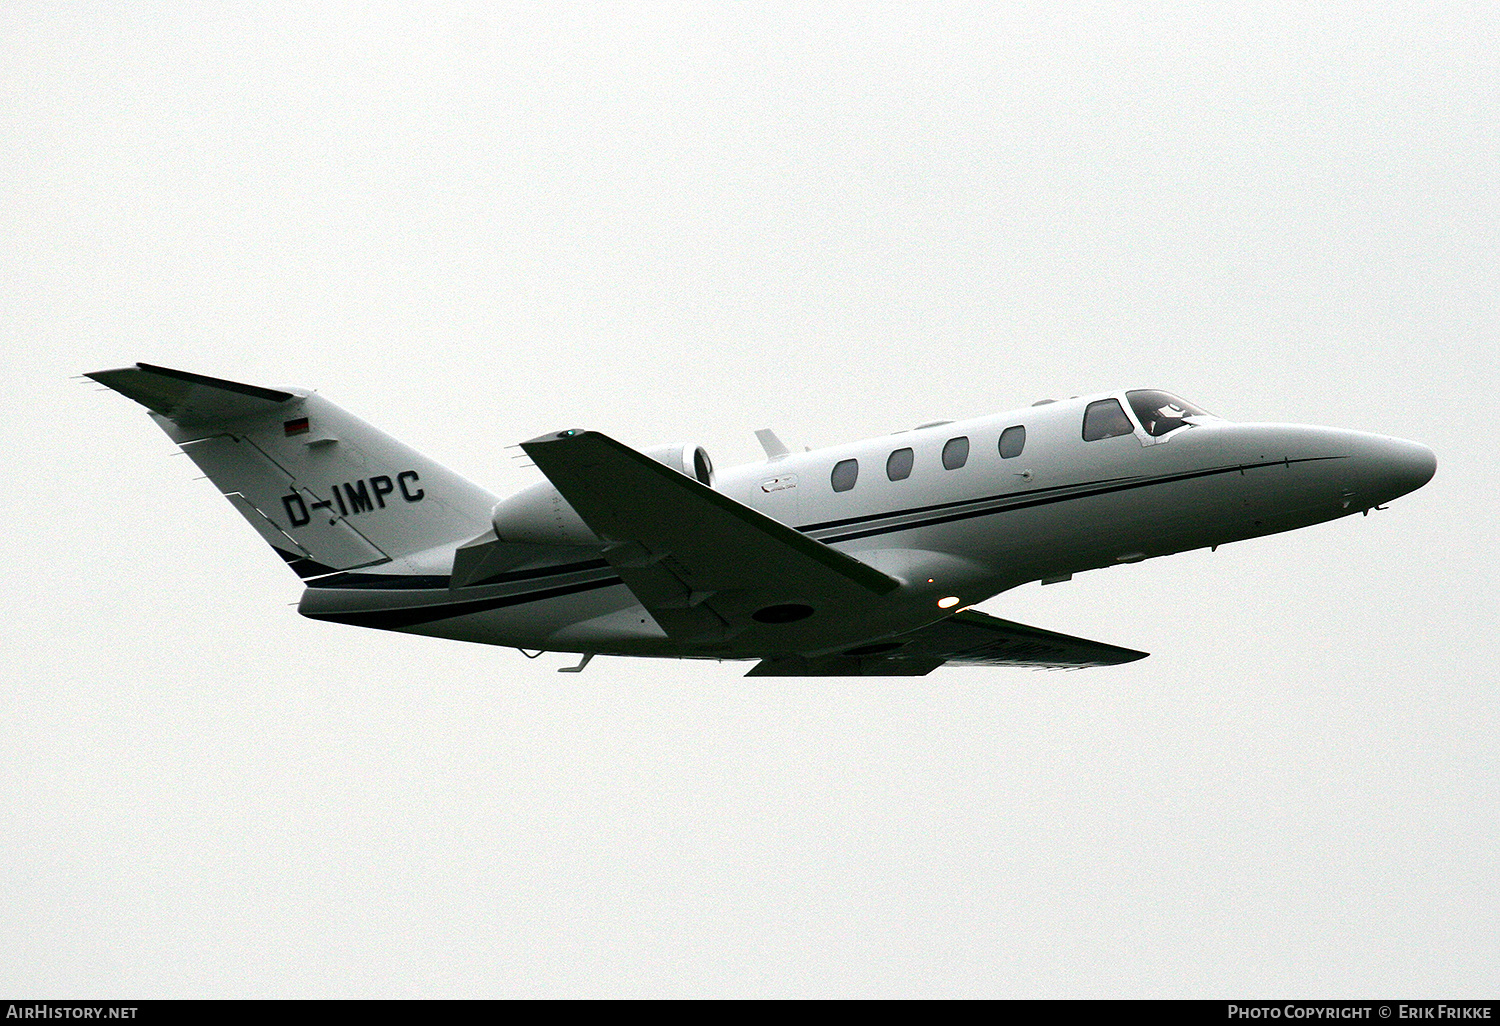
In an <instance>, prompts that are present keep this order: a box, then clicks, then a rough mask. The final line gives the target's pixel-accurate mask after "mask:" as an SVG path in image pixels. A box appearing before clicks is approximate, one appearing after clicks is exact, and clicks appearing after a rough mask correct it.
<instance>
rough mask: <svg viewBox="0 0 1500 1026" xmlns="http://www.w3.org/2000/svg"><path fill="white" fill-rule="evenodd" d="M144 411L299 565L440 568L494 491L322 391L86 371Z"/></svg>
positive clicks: (139, 368)
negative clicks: (334, 400)
mask: <svg viewBox="0 0 1500 1026" xmlns="http://www.w3.org/2000/svg"><path fill="white" fill-rule="evenodd" d="M88 376H89V377H91V378H93V379H94V380H95V381H98V382H100V383H101V384H103V385H107V386H109V387H110V388H112V389H114V390H115V391H117V392H119V393H121V394H122V395H125V396H128V397H129V398H131V399H134V400H135V401H136V402H138V403H140V404H141V405H143V406H145V407H147V408H148V409H149V410H150V411H151V417H152V419H153V420H155V421H156V422H157V424H158V425H159V426H160V427H161V429H162V430H163V431H165V432H166V433H167V434H168V435H169V436H171V438H172V440H173V441H175V442H177V444H178V445H180V446H182V449H183V451H184V452H186V453H187V454H188V456H189V457H191V458H192V460H193V462H194V463H196V464H197V465H198V466H199V467H200V468H201V469H202V470H203V472H204V473H205V474H207V475H208V478H209V480H211V481H212V482H213V483H214V484H215V485H216V486H217V487H218V489H219V491H220V492H221V493H223V495H224V497H225V498H226V499H228V500H229V502H230V504H231V505H233V506H234V508H235V509H236V510H238V511H239V513H240V514H241V515H242V516H243V517H244V518H245V520H246V521H248V522H249V524H250V526H251V527H253V528H255V530H256V533H258V534H259V535H260V536H261V537H262V538H264V539H265V540H266V542H267V543H268V544H270V546H271V547H272V548H274V549H275V550H276V551H277V552H278V553H280V554H281V556H282V558H283V559H285V560H286V561H287V563H289V564H290V565H291V567H292V569H293V570H295V571H296V572H297V573H298V574H299V575H300V576H302V577H305V578H306V577H316V576H319V575H321V574H326V573H332V572H334V571H338V570H350V569H355V568H358V567H372V566H376V565H383V564H390V571H392V572H396V573H434V572H439V573H446V572H447V570H448V567H449V566H450V565H451V561H452V549H453V547H454V546H455V545H457V544H460V543H462V542H464V541H467V540H468V539H470V538H472V537H474V536H475V535H476V534H478V533H479V532H481V531H484V530H486V529H487V528H488V527H489V519H490V510H491V508H492V507H493V506H494V504H495V501H496V499H495V496H493V495H491V494H490V493H489V492H488V491H486V490H485V489H483V488H480V487H479V486H478V485H475V484H473V483H472V482H470V481H468V480H466V479H464V478H463V477H460V476H459V475H457V474H455V473H453V472H452V471H451V470H448V469H447V468H446V467H444V466H442V465H440V464H438V463H435V462H434V461H432V460H430V459H428V458H427V457H425V456H423V455H421V454H420V453H418V452H416V451H415V450H413V449H411V448H409V447H407V446H405V445H402V444H401V443H400V442H398V441H396V440H395V439H394V438H391V437H390V436H389V435H387V434H385V433H384V432H382V431H379V430H377V429H375V428H374V427H371V426H370V425H369V424H366V423H365V422H364V421H362V420H360V419H359V418H358V417H355V416H353V415H352V414H349V413H347V412H345V411H344V410H342V409H340V408H339V407H338V406H336V405H334V404H333V403H331V402H329V401H328V400H327V399H324V398H323V397H322V396H319V395H316V394H314V393H311V392H308V391H306V390H303V389H286V390H282V389H270V388H260V387H258V386H255V385H244V384H240V383H238V382H234V381H224V380H221V379H219V378H210V377H205V376H203V375H200V374H191V373H188V372H186V371H178V370H172V369H170V368H166V367H156V366H153V365H151V364H145V363H139V364H136V365H135V366H134V367H127V368H122V369H119V370H108V371H96V372H94V373H92V374H89V375H88Z"/></svg>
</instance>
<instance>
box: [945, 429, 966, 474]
mask: <svg viewBox="0 0 1500 1026" xmlns="http://www.w3.org/2000/svg"><path fill="white" fill-rule="evenodd" d="M967 462H969V439H968V438H967V437H965V436H964V435H959V436H958V437H957V438H950V439H948V444H947V445H945V446H943V469H944V470H957V469H958V468H959V467H961V466H963V465H964V464H965V463H967Z"/></svg>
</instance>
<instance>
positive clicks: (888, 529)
mask: <svg viewBox="0 0 1500 1026" xmlns="http://www.w3.org/2000/svg"><path fill="white" fill-rule="evenodd" d="M1342 459H1347V457H1345V456H1307V457H1304V458H1302V459H1296V460H1292V459H1287V460H1277V461H1275V462H1274V463H1241V464H1236V465H1234V466H1232V467H1215V468H1214V469H1212V470H1193V471H1186V472H1184V473H1181V474H1166V475H1163V476H1161V477H1153V478H1148V479H1146V480H1144V481H1141V480H1135V481H1126V482H1125V483H1123V484H1109V483H1097V484H1094V483H1091V484H1087V485H1070V486H1066V487H1069V488H1072V489H1074V490H1073V491H1070V492H1069V493H1068V494H1066V495H1047V496H1038V495H1034V494H1032V495H1028V496H1027V497H1025V498H1024V499H1021V500H1020V501H1016V502H1005V503H1001V504H999V505H995V506H990V507H986V508H984V509H971V510H964V511H963V512H960V513H949V514H946V515H944V516H940V517H928V518H926V519H924V520H916V521H912V522H910V523H902V524H893V525H887V526H885V527H873V528H870V529H869V530H865V531H851V532H849V533H847V534H831V535H828V536H826V537H824V538H821V539H819V540H820V541H822V542H823V543H824V544H832V543H834V542H842V541H853V540H855V539H857V538H871V537H874V536H876V535H881V534H895V533H897V532H898V531H911V530H915V529H917V528H921V527H934V526H936V525H938V524H949V523H953V522H955V521H958V520H972V519H973V518H975V517H987V516H993V515H994V514H996V513H1009V512H1012V511H1014V510H1018V509H1028V508H1030V507H1032V506H1050V505H1052V504H1053V503H1058V502H1069V501H1071V500H1073V499H1085V498H1090V497H1092V496H1096V495H1108V494H1110V493H1112V492H1125V491H1131V490H1133V489H1136V488H1150V487H1151V486H1153V485H1159V484H1171V483H1173V482H1177V481H1191V480H1193V479H1194V478H1200V477H1213V476H1215V475H1217V474H1233V473H1236V472H1239V473H1241V474H1243V473H1244V472H1245V471H1247V470H1258V469H1260V468H1262V467H1282V466H1285V467H1289V466H1291V465H1292V464H1293V463H1317V462H1320V461H1322V460H1342ZM1110 480H1116V481H1117V480H1119V479H1118V478H1114V479H1110ZM895 515H898V516H899V515H900V514H895Z"/></svg>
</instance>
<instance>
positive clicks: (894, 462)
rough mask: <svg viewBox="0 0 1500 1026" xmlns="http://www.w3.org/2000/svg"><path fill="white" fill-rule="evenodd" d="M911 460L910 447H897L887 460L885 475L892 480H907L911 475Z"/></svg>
mask: <svg viewBox="0 0 1500 1026" xmlns="http://www.w3.org/2000/svg"><path fill="white" fill-rule="evenodd" d="M911 461H912V453H911V450H910V449H897V450H896V451H895V452H893V453H891V455H890V458H889V459H887V460H886V461H885V476H886V477H888V478H890V479H891V480H892V481H905V480H906V479H907V478H909V477H911Z"/></svg>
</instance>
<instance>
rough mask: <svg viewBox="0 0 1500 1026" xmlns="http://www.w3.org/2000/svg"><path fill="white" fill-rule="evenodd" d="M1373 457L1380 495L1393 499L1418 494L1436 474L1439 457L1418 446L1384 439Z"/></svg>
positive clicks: (1400, 440) (1417, 444)
mask: <svg viewBox="0 0 1500 1026" xmlns="http://www.w3.org/2000/svg"><path fill="white" fill-rule="evenodd" d="M1374 456H1375V464H1376V467H1377V468H1378V469H1377V471H1376V474H1377V476H1378V478H1379V488H1380V491H1381V492H1382V493H1384V494H1385V496H1387V497H1389V498H1391V499H1394V498H1396V497H1397V496H1400V495H1405V494H1406V493H1407V492H1414V491H1416V490H1417V489H1418V488H1421V487H1422V486H1423V485H1424V484H1426V483H1427V482H1428V481H1431V480H1432V475H1433V474H1435V473H1437V455H1436V454H1435V453H1434V452H1433V451H1432V450H1431V449H1429V448H1427V446H1425V445H1422V444H1420V443H1418V442H1408V441H1405V440H1404V439H1400V438H1382V439H1381V440H1380V444H1379V445H1378V446H1377V451H1376V453H1375V454H1374ZM1381 501H1385V499H1384V498H1382V500H1381Z"/></svg>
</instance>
